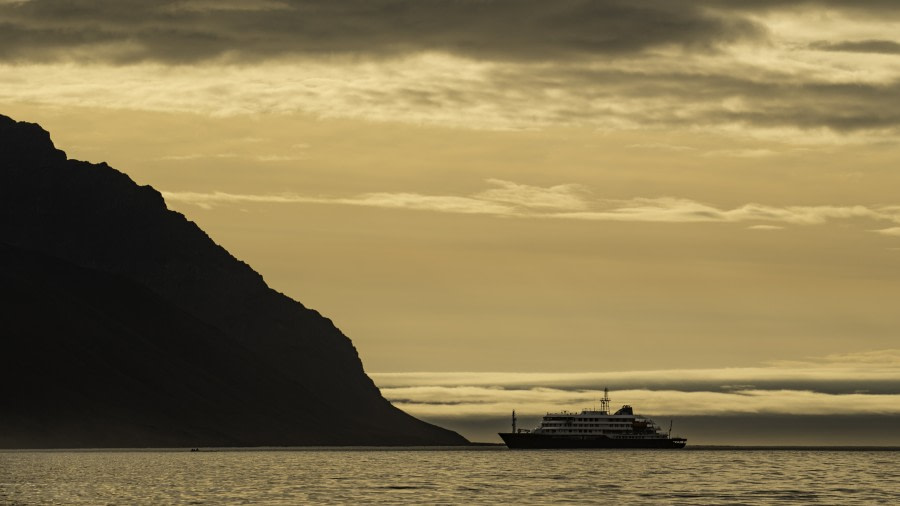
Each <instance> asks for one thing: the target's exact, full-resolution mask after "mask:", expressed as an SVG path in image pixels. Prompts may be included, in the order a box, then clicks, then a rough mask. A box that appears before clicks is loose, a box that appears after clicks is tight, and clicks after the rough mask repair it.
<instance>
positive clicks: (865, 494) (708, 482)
mask: <svg viewBox="0 0 900 506" xmlns="http://www.w3.org/2000/svg"><path fill="white" fill-rule="evenodd" d="M356 503H361V504H407V503H408V504H558V503H574V504H613V503H623V504H792V503H793V504H810V503H812V504H841V505H847V504H900V451H898V449H894V450H883V449H882V450H876V449H871V448H870V449H863V448H858V449H848V448H841V449H822V448H718V447H709V448H704V447H693V448H691V447H688V448H685V449H683V450H564V451H560V450H548V451H538V450H526V451H510V450H507V449H505V448H503V447H474V448H466V449H458V448H391V449H377V448H365V449H363V448H353V449H346V448H343V449H333V448H332V449H327V448H317V449H310V448H292V449H283V448H279V449H274V448H270V449H200V451H195V452H191V451H188V450H187V449H179V450H174V449H173V450H79V451H71V450H67V451H64V450H44V451H0V504H4V505H20V504H21V505H31V504H66V505H69V504H90V505H106V504H152V505H158V504H159V505H162V504H291V505H294V504H356Z"/></svg>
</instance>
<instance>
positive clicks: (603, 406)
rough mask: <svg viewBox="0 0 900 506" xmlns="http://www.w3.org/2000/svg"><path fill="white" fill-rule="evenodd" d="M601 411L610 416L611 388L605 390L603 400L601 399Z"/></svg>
mask: <svg viewBox="0 0 900 506" xmlns="http://www.w3.org/2000/svg"><path fill="white" fill-rule="evenodd" d="M600 411H602V412H603V413H606V414H607V415H608V414H609V388H604V389H603V398H602V399H600Z"/></svg>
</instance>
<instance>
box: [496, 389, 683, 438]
mask: <svg viewBox="0 0 900 506" xmlns="http://www.w3.org/2000/svg"><path fill="white" fill-rule="evenodd" d="M609 402H610V401H609V389H608V388H604V389H603V398H602V399H601V400H600V409H599V410H595V409H585V410H582V411H581V413H571V412H568V411H562V412H559V413H547V414H546V415H544V418H543V420H542V421H541V425H540V427H538V428H536V429H534V430H528V429H520V428H517V427H516V412H515V411H513V413H512V432H501V433H499V435H500V437H501V438H502V439H503V442H504V443H506V446H507V447H508V448H509V449H511V450H520V449H535V450H537V449H587V448H598V449H599V448H660V449H665V448H684V446H685V445H686V444H687V439H686V438H683V437H672V424H671V422H670V423H669V430H668V432H664V431H663V430H662V429H661V428H660V427H659V425H657V424H656V423H655V422H654V421H653V420H651V419H649V418H647V417H645V416H641V415H636V414H634V409H633V408H632V407H631V406H629V405H627V404H626V405H624V406H622V407H621V408H619V409H618V410H617V411H616V412H615V413H610V409H609Z"/></svg>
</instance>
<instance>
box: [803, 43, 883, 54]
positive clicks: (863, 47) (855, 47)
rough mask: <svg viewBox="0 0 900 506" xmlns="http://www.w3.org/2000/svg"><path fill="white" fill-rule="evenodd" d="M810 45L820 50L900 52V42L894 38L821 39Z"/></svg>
mask: <svg viewBox="0 0 900 506" xmlns="http://www.w3.org/2000/svg"><path fill="white" fill-rule="evenodd" d="M810 47H812V48H813V49H818V50H820V51H845V52H849V53H878V54H900V42H895V41H893V40H856V41H843V42H828V41H819V42H816V43H813V44H811V45H810Z"/></svg>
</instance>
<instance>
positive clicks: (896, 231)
mask: <svg viewBox="0 0 900 506" xmlns="http://www.w3.org/2000/svg"><path fill="white" fill-rule="evenodd" d="M872 232H875V233H876V234H881V235H892V236H897V237H900V227H891V228H882V229H880V230H873V231H872Z"/></svg>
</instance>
